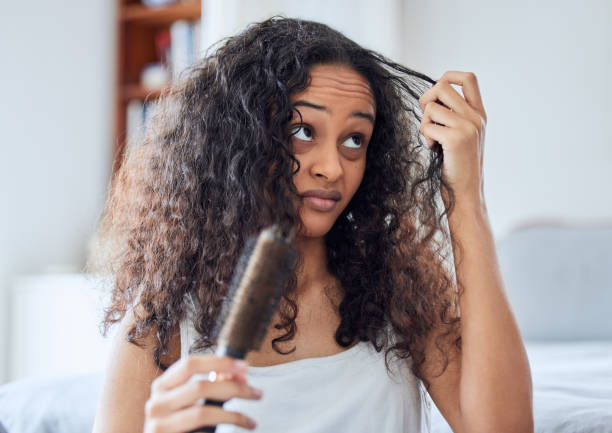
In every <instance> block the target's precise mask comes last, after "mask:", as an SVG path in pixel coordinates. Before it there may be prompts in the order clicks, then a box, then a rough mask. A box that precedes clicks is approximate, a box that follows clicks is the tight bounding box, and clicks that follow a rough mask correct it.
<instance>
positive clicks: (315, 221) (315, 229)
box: [299, 210, 338, 238]
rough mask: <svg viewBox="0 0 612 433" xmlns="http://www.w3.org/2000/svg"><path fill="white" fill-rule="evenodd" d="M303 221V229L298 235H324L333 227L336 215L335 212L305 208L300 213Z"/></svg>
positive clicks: (312, 236) (316, 236)
mask: <svg viewBox="0 0 612 433" xmlns="http://www.w3.org/2000/svg"><path fill="white" fill-rule="evenodd" d="M300 217H301V219H302V222H303V230H302V231H300V233H299V235H300V236H304V237H309V238H318V237H323V236H325V235H326V234H327V233H328V232H329V231H330V230H331V228H332V227H333V225H334V223H335V222H336V218H338V215H336V214H335V213H324V212H316V211H310V210H306V211H303V212H302V213H300Z"/></svg>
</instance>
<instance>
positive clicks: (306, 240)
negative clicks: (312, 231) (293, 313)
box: [295, 237, 338, 300]
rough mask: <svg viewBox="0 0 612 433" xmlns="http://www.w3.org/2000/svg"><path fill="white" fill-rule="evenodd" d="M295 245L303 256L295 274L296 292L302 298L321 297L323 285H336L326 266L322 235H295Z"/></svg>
mask: <svg viewBox="0 0 612 433" xmlns="http://www.w3.org/2000/svg"><path fill="white" fill-rule="evenodd" d="M295 246H296V248H297V249H298V250H299V251H300V253H301V254H302V255H303V257H304V263H303V266H302V268H301V270H300V271H299V273H298V275H297V294H298V296H299V297H300V298H303V299H312V300H317V299H319V300H320V299H321V295H322V294H323V293H324V289H325V286H329V285H337V284H338V281H337V278H336V277H334V276H333V275H332V274H331V273H330V272H329V269H328V267H327V252H326V249H325V238H323V237H316V238H314V237H296V239H295Z"/></svg>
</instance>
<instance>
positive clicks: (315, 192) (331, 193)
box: [302, 189, 342, 201]
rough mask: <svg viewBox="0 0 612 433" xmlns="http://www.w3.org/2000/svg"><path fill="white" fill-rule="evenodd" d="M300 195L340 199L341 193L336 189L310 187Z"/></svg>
mask: <svg viewBox="0 0 612 433" xmlns="http://www.w3.org/2000/svg"><path fill="white" fill-rule="evenodd" d="M302 197H315V198H322V199H327V200H334V201H340V199H341V198H342V195H341V194H340V192H339V191H336V190H331V189H330V190H327V189H311V190H308V191H306V192H304V193H302Z"/></svg>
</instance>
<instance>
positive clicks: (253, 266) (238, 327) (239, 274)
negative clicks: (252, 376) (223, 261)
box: [190, 224, 297, 433]
mask: <svg viewBox="0 0 612 433" xmlns="http://www.w3.org/2000/svg"><path fill="white" fill-rule="evenodd" d="M294 233H295V229H292V230H291V231H290V232H289V234H288V235H287V236H284V235H283V233H282V232H281V229H280V227H279V226H278V225H277V224H274V225H272V226H271V227H268V228H265V229H263V230H262V231H261V232H260V233H259V235H258V236H257V237H255V236H252V237H250V238H249V239H248V240H247V242H246V243H245V246H244V248H243V250H242V252H241V255H240V258H239V259H238V262H237V263H236V266H235V268H234V273H233V275H232V281H231V283H230V287H229V289H228V294H227V296H226V297H225V299H224V300H223V305H222V307H221V312H220V314H219V317H218V319H217V321H216V324H215V329H214V330H213V333H212V334H213V336H214V337H215V338H216V339H217V349H216V351H215V355H216V356H230V357H232V358H237V359H244V358H245V357H246V355H247V353H248V352H250V351H252V350H258V349H259V348H260V346H261V343H262V341H263V339H264V337H265V336H266V332H267V329H268V325H269V324H270V320H271V319H272V315H273V314H274V312H275V311H276V310H277V308H278V304H279V301H280V298H281V295H282V293H283V290H284V288H285V285H286V283H287V281H288V279H289V277H290V275H291V270H292V268H293V264H294V262H295V259H296V258H297V252H296V250H295V249H294V248H293V246H292V245H291V242H292V240H293V235H294ZM196 376H204V378H205V379H207V380H211V381H214V380H215V379H216V373H215V372H210V373H209V374H208V375H194V376H193V377H196ZM198 378H201V377H198ZM224 403H225V402H224V401H219V400H206V399H200V404H204V405H212V406H221V407H223V404H224ZM215 429H216V427H215V426H206V427H201V428H198V429H196V430H192V431H191V432H190V433H195V432H214V431H215Z"/></svg>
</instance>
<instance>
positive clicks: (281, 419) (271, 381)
mask: <svg viewBox="0 0 612 433" xmlns="http://www.w3.org/2000/svg"><path fill="white" fill-rule="evenodd" d="M188 298H189V299H190V297H188ZM190 306H191V308H189V307H188V309H187V311H188V313H187V317H185V319H184V320H183V321H182V322H181V324H180V331H181V357H187V356H189V354H190V353H189V348H190V347H191V345H192V344H193V342H194V341H195V339H196V337H197V331H196V330H195V328H194V326H193V319H194V317H195V314H194V311H195V309H194V305H193V302H191V303H190ZM215 349H216V348H215V347H214V346H213V347H211V348H209V349H207V350H205V351H203V352H200V353H201V354H204V353H210V354H214V353H215ZM384 354H385V350H384V349H383V350H381V352H376V350H375V349H374V346H373V345H372V343H370V342H365V341H361V342H359V343H357V344H356V345H354V346H353V347H351V348H349V349H348V350H345V351H343V352H340V353H337V354H335V355H330V356H322V357H316V358H305V359H299V360H297V361H290V362H285V363H282V364H276V365H271V366H267V367H254V366H249V367H248V368H247V371H246V373H245V376H246V379H247V382H248V384H249V385H251V386H254V387H255V388H259V389H261V390H262V391H263V396H262V398H261V399H259V400H247V399H242V398H232V399H230V400H228V401H227V402H225V404H224V405H223V408H224V409H225V410H229V411H237V412H240V413H243V414H245V415H247V416H249V417H251V418H253V419H254V420H255V421H256V422H257V427H256V428H255V430H253V431H259V432H262V433H287V432H291V433H328V432H329V433H331V432H351V433H362V432H363V433H372V432H377V433H391V432H393V433H395V432H403V433H429V432H430V409H431V404H430V401H429V397H428V395H427V392H426V390H425V387H424V386H423V384H422V382H421V381H420V380H419V379H418V378H417V377H416V376H414V374H413V373H412V371H411V370H410V367H409V364H408V363H407V362H406V360H397V359H395V357H393V356H392V354H390V356H389V366H390V368H391V373H390V374H388V373H387V369H386V367H385V356H384ZM398 373H399V374H398ZM244 431H246V430H245V429H243V428H241V427H237V426H235V425H233V424H219V425H218V426H217V429H216V433H238V432H244Z"/></svg>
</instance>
